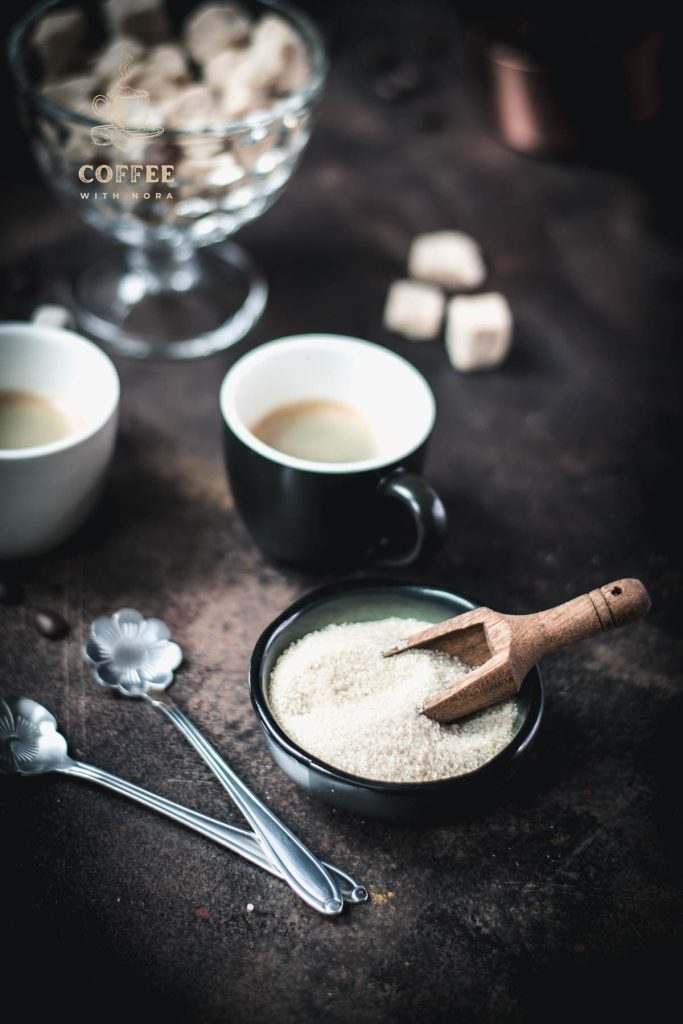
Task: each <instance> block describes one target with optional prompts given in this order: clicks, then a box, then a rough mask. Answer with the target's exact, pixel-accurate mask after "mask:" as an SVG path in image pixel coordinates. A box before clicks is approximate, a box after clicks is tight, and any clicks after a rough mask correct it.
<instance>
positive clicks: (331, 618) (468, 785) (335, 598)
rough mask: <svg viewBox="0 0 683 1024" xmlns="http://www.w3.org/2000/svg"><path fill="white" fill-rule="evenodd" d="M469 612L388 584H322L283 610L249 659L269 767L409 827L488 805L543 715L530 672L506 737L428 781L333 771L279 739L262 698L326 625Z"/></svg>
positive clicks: (423, 588)
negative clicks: (497, 747)
mask: <svg viewBox="0 0 683 1024" xmlns="http://www.w3.org/2000/svg"><path fill="white" fill-rule="evenodd" d="M473 607H475V605H474V604H473V602H472V601H469V600H468V599H467V598H465V597H462V596H461V595H460V594H454V593H452V592H451V591H448V590H442V589H440V588H438V587H431V586H429V585H427V584H422V583H399V582H397V581H395V580H349V581H347V582H343V583H335V584H333V585H332V586H327V587H322V588H320V589H319V590H315V591H313V593H311V594H307V595H306V596H304V597H302V598H300V599H299V600H298V601H296V602H295V603H294V604H293V605H291V606H290V607H289V608H287V609H286V610H285V611H283V612H282V614H281V615H279V616H278V617H277V619H275V621H274V622H271V624H270V625H269V626H268V627H267V629H266V630H265V631H264V632H263V634H262V635H261V637H260V638H259V640H258V642H257V644H256V646H255V648H254V652H253V654H252V658H251V667H250V670H249V690H250V693H251V701H252V704H253V707H254V711H255V712H256V717H257V718H258V721H259V725H260V726H261V729H262V730H263V734H264V736H265V739H266V743H267V745H268V750H269V752H270V754H271V756H272V757H273V759H274V761H275V762H276V764H278V765H279V766H280V768H281V769H282V770H283V771H284V772H285V773H286V774H287V775H288V776H289V777H290V779H292V780H293V781H294V782H295V783H296V784H297V785H298V786H301V788H302V789H304V790H305V791H306V792H307V793H308V794H309V795H310V796H312V797H315V798H316V799H319V800H323V801H324V802H325V803H328V804H332V805H333V806H334V807H338V808H340V809H341V810H345V811H351V812H353V813H354V814H360V815H362V816H363V817H372V818H382V819H384V820H385V821H396V822H403V823H406V824H411V823H413V824H415V823H418V822H425V821H426V822H437V821H451V820H454V819H456V818H458V817H459V816H460V815H462V814H463V812H469V811H471V810H472V809H475V810H476V811H479V810H481V807H482V804H483V803H485V802H491V801H495V799H496V797H497V796H498V795H500V793H501V790H502V787H503V786H504V785H505V783H506V782H507V781H508V780H509V779H510V778H511V776H512V775H513V774H514V772H515V770H516V769H517V767H518V766H519V764H520V762H521V761H523V759H524V757H525V756H526V754H527V752H528V750H529V749H530V747H531V744H532V742H533V740H534V737H535V736H536V733H537V731H538V728H539V725H540V723H541V717H542V714H543V684H542V682H541V676H540V673H539V671H538V668H533V669H532V670H531V672H529V674H528V676H527V677H526V679H525V680H524V682H523V683H522V686H521V688H520V691H519V693H518V695H517V697H516V703H517V720H516V723H515V729H514V733H513V736H512V739H511V740H510V742H509V743H508V745H507V746H506V747H504V748H503V750H501V751H500V753H498V754H496V756H495V757H493V758H491V760H490V761H487V762H486V763H485V764H483V765H481V767H480V768H477V769H476V770H475V771H471V772H467V773H466V774H464V775H456V776H453V777H452V778H447V779H437V780H435V781H433V782H378V781H375V780H372V779H365V778H361V777H360V776H358V775H351V774H349V772H345V771H342V770H341V769H339V768H334V767H333V766H332V765H329V764H326V763H325V762H324V761H322V760H321V759H320V758H318V757H315V756H314V755H313V754H311V753H309V752H308V751H307V750H304V749H303V748H302V747H300V746H299V745H298V744H297V743H295V742H294V741H293V740H292V739H290V738H289V736H288V735H287V734H286V732H285V731H284V729H283V728H282V726H281V725H280V723H279V722H278V721H277V719H276V718H275V716H274V714H273V712H272V710H271V707H270V701H269V698H268V683H269V679H270V674H271V672H272V670H273V667H274V665H275V663H276V661H277V659H278V658H279V657H280V655H281V654H282V653H283V651H284V650H285V649H286V648H287V647H289V645H290V644H292V643H294V642H295V641H296V640H300V639H301V637H303V636H305V635H306V633H311V632H313V631H314V630H317V629H323V628H324V627H325V626H329V625H330V624H332V623H340V622H369V621H372V620H376V619H384V618H389V617H391V616H397V617H399V618H406V619H409V618H413V619H423V620H424V621H426V622H440V621H442V620H443V619H448V618H451V617H452V616H453V615H460V614H461V613H462V612H466V611H469V610H470V609H471V608H473Z"/></svg>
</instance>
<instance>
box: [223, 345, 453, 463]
mask: <svg viewBox="0 0 683 1024" xmlns="http://www.w3.org/2000/svg"><path fill="white" fill-rule="evenodd" d="M308 345H314V346H315V347H316V349H324V348H327V349H328V350H329V351H332V352H344V353H346V354H348V353H349V351H350V349H351V348H352V347H355V348H356V351H361V350H362V351H364V352H367V351H371V352H373V353H376V354H379V355H381V357H382V358H385V359H386V360H387V361H391V362H393V363H394V364H395V365H397V364H399V365H401V367H402V368H403V369H404V370H408V371H409V372H410V373H411V374H412V376H413V378H414V380H415V382H416V384H417V386H418V388H420V390H421V391H422V394H423V397H424V398H425V400H426V401H427V403H428V406H429V413H428V417H427V424H426V427H425V428H424V429H423V430H422V431H421V432H420V434H419V435H417V436H416V437H415V438H414V439H413V441H412V442H411V444H410V445H409V446H407V447H406V448H404V449H402V450H399V451H397V452H396V453H392V454H391V455H390V456H388V455H387V454H386V453H385V454H382V455H377V456H374V457H373V458H371V459H363V460H359V461H357V462H315V461H313V460H309V459H300V458H298V457H296V456H294V455H287V454H286V453H285V452H281V451H279V450H278V449H277V448H273V447H271V446H270V445H268V444H266V443H265V442H264V441H261V440H260V439H259V438H258V437H256V435H255V434H253V433H252V432H251V430H250V429H249V428H248V427H247V426H246V424H245V423H244V422H243V420H242V418H241V417H240V416H239V414H238V412H237V408H236V393H237V389H238V387H239V385H240V382H241V380H242V379H243V378H244V376H245V374H246V373H247V372H248V371H250V370H252V369H253V368H254V366H255V365H258V363H259V362H260V363H265V362H266V360H267V359H268V358H269V357H270V355H271V354H272V352H273V351H275V350H277V351H282V350H283V349H287V348H289V349H292V350H293V349H296V348H300V347H302V346H308ZM219 404H220V410H221V416H222V418H223V420H224V422H225V424H226V425H227V427H228V428H229V429H230V430H231V431H232V433H233V434H234V435H235V436H236V437H237V438H238V439H239V440H240V441H242V443H243V444H245V445H246V446H247V447H248V448H250V449H251V450H252V451H254V452H257V453H258V454H259V455H262V456H263V457H264V458H266V459H268V460H269V461H270V462H276V463H279V464H280V465H282V466H287V467H288V468H290V469H298V470H301V471H303V472H309V473H326V474H329V475H332V476H336V475H340V474H343V473H362V472H368V471H371V470H377V469H383V468H385V467H387V466H392V465H394V464H395V463H397V462H401V461H403V460H405V459H407V458H408V457H409V456H410V455H412V453H413V452H415V451H417V450H418V449H419V448H421V447H422V445H423V444H424V443H425V441H426V440H427V439H428V437H429V436H430V434H431V433H432V430H433V429H434V422H435V420H436V399H435V398H434V394H433V392H432V389H431V388H430V386H429V384H428V383H427V381H426V380H425V378H424V377H423V376H422V374H421V373H420V371H419V370H417V369H416V368H415V367H414V366H413V365H412V363H410V362H409V361H408V360H407V359H404V358H403V357H402V356H399V355H397V353H396V352H393V351H392V350H391V349H389V348H386V347H385V346H384V345H378V344H376V343H375V342H372V341H365V340H364V339H362V338H354V337H351V336H350V335H345V334H326V333H325V334H318V333H309V334H292V335H288V336H287V337H284V338H276V339H275V340H274V341H268V342H265V343H264V344H263V345H259V346H257V347H256V348H254V349H252V350H251V351H250V352H247V353H246V354H245V355H243V356H241V357H240V358H239V359H238V360H237V362H236V363H234V364H233V365H232V366H231V367H230V369H229V370H228V372H227V373H226V375H225V377H224V378H223V381H222V383H221V387H220V392H219Z"/></svg>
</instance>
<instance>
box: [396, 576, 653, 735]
mask: <svg viewBox="0 0 683 1024" xmlns="http://www.w3.org/2000/svg"><path fill="white" fill-rule="evenodd" d="M649 608H650V597H649V595H648V592H647V590H646V589H645V587H644V586H643V584H642V583H641V582H640V580H617V581H616V583H608V584H607V585H606V586H604V587H600V589H599V590H591V592H590V594H583V595H582V597H575V598H574V600H573V601H567V603H566V604H560V605H558V606H557V608H549V609H548V610H547V611H545V612H536V614H535V615H501V613H500V612H494V611H491V609H490V608H474V609H473V610H472V611H471V612H465V614H464V615H456V616H455V618H453V619H446V621H445V622H440V623H438V625H436V626H431V627H430V628H429V629H425V630H423V631H422V632H421V633H415V634H414V635H413V636H411V637H408V639H407V640H402V641H401V643H399V644H396V646H395V647H391V648H390V649H389V650H387V651H384V652H383V654H384V657H385V658H388V657H391V656H392V655H394V654H401V652H402V651H411V650H414V649H415V648H419V647H421V648H427V649H431V650H437V651H444V652H445V653H446V654H452V655H456V656H457V657H458V658H460V660H461V661H464V662H465V664H467V665H473V666H475V668H474V671H472V672H469V673H468V675H467V676H466V677H465V678H464V679H460V680H458V682H457V683H454V684H453V686H450V687H448V689H446V690H442V691H441V692H440V693H437V694H436V695H435V696H434V697H432V698H431V699H430V700H429V701H428V703H427V704H426V705H425V707H424V708H423V714H425V715H427V716H428V717H429V718H433V719H435V720H436V721H437V722H452V721H453V720H454V719H456V718H462V717H463V715H469V714H471V713H472V712H473V711H479V710H481V708H485V707H488V705H489V704H496V703H497V702H498V701H501V700H504V699H505V698H506V697H511V696H513V694H515V693H517V692H518V690H519V688H520V686H521V685H522V681H523V679H524V677H525V676H526V674H527V672H528V671H529V669H531V668H532V666H533V665H535V664H536V662H537V661H539V660H540V658H543V657H545V655H546V654H552V652H553V651H556V650H558V648H560V647H566V646H567V644H573V643H575V642H576V641H577V640H584V639H585V638H586V637H589V636H595V635H596V634H597V633H606V632H608V630H610V629H618V628H619V627H620V626H626V625H628V623H629V622H635V620H636V619H640V618H641V617H642V616H643V615H645V614H646V613H647V611H648V610H649Z"/></svg>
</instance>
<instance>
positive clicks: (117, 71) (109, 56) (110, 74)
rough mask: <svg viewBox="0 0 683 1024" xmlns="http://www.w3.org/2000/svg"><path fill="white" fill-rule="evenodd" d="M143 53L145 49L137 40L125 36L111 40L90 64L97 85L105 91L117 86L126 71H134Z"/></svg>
mask: <svg viewBox="0 0 683 1024" xmlns="http://www.w3.org/2000/svg"><path fill="white" fill-rule="evenodd" d="M144 53H145V47H144V46H143V44H142V43H141V42H139V41H138V40H137V39H130V38H128V37H127V36H118V37H117V38H116V39H112V41H111V42H110V43H107V45H106V46H105V47H104V49H103V50H101V51H100V53H99V54H98V55H97V57H95V60H94V61H93V63H92V72H93V74H94V76H95V78H96V79H97V83H98V85H100V86H101V87H102V88H103V89H105V90H106V89H109V88H111V86H113V85H118V84H119V83H120V82H121V80H122V79H125V78H126V77H127V75H126V72H127V71H133V70H134V69H135V67H136V65H137V62H138V61H139V60H140V59H141V57H142V56H143V54H144Z"/></svg>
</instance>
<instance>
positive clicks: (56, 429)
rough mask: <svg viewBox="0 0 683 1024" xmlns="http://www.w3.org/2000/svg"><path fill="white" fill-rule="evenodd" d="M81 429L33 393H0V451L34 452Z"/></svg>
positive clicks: (53, 404) (77, 421) (72, 418)
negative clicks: (34, 449)
mask: <svg viewBox="0 0 683 1024" xmlns="http://www.w3.org/2000/svg"><path fill="white" fill-rule="evenodd" d="M83 425H84V422H83V420H82V419H80V418H79V417H77V416H72V415H70V414H69V413H67V412H66V411H65V410H64V409H62V408H61V407H60V406H59V405H58V404H57V403H56V402H54V401H53V400H52V399H51V398H47V397H46V396H45V395H39V394H37V393H36V392H33V391H11V390H0V448H36V447H38V446H39V445H43V444H52V443H53V442H54V441H61V440H63V439H64V438H65V437H69V435H70V434H75V433H76V431H77V430H81V429H82V427H83Z"/></svg>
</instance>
